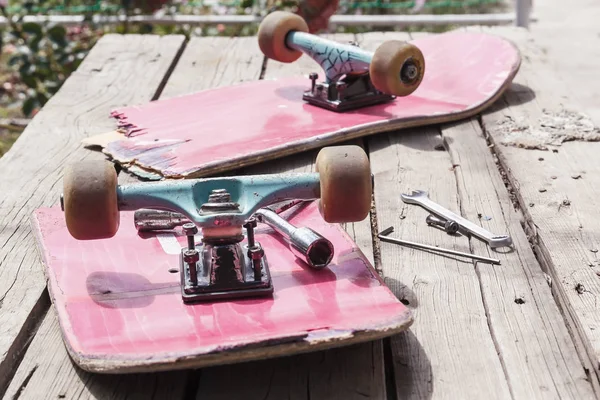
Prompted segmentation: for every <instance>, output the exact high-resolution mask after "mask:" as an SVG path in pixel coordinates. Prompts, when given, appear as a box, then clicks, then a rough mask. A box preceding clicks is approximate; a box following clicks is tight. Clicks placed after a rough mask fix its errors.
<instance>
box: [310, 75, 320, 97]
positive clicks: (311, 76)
mask: <svg viewBox="0 0 600 400" xmlns="http://www.w3.org/2000/svg"><path fill="white" fill-rule="evenodd" d="M308 77H309V78H310V81H311V82H312V83H311V86H310V91H311V92H312V93H314V92H315V86H316V85H317V79H319V74H317V73H316V72H311V73H310V75H308Z"/></svg>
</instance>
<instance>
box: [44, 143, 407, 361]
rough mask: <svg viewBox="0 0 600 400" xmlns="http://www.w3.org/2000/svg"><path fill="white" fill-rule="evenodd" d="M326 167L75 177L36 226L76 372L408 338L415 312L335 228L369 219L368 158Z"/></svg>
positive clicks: (107, 169) (91, 165) (334, 161)
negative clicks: (200, 175) (220, 174)
mask: <svg viewBox="0 0 600 400" xmlns="http://www.w3.org/2000/svg"><path fill="white" fill-rule="evenodd" d="M317 168H318V170H319V171H321V172H317V173H304V174H285V175H284V174H281V175H280V174H276V175H257V176H240V177H228V178H207V179H186V180H177V181H161V182H145V183H137V184H132V185H127V186H117V183H116V174H115V170H114V166H113V165H112V164H111V163H109V162H97V161H93V162H82V163H79V164H75V165H72V166H69V167H68V168H67V171H66V172H65V175H64V176H65V178H64V192H63V196H61V207H58V206H56V207H52V208H42V209H38V210H37V211H36V212H35V214H34V216H33V225H34V232H35V234H36V238H37V241H38V244H39V248H40V251H41V255H42V259H43V263H44V266H45V271H46V275H47V278H48V288H49V292H50V295H51V299H52V302H53V303H54V306H55V309H56V312H57V315H58V320H59V322H60V327H61V331H62V335H63V338H64V341H65V344H66V347H67V349H68V352H69V354H70V355H71V357H72V359H73V360H74V361H75V363H76V364H77V365H79V366H80V367H82V368H83V369H85V370H87V371H92V372H100V373H123V372H141V371H157V370H171V369H181V368H188V367H202V366H208V365H216V364H227V363H235V362H241V361H246V360H254V359H262V358H268V357H275V356H281V355H289V354H296V353H301V352H307V351H314V350H320V349H326V348H331V347H337V346H343V345H348V344H352V343H357V342H362V341H368V340H374V339H378V338H382V337H385V336H389V335H393V334H395V333H398V332H401V331H403V330H405V329H407V328H408V327H409V326H410V325H411V323H412V321H413V319H412V315H411V312H410V311H409V309H407V308H406V307H405V306H404V305H403V304H402V303H401V302H400V301H399V300H398V299H397V298H396V297H395V296H394V295H393V294H392V293H391V291H390V290H389V289H388V288H387V287H386V286H385V284H384V283H383V281H382V279H381V278H380V277H379V276H378V275H377V273H376V272H375V271H374V269H373V267H372V265H371V264H370V263H369V261H368V259H367V258H366V257H365V256H364V254H363V253H362V252H361V251H360V249H359V248H358V247H357V246H356V244H355V243H354V242H353V241H352V240H351V238H350V237H349V236H348V235H347V234H346V233H345V231H343V230H342V229H341V227H340V226H339V224H338V222H340V221H346V222H349V221H358V220H362V219H364V218H365V217H366V216H367V215H368V212H369V208H370V199H371V197H370V194H371V189H372V186H371V185H372V182H371V175H370V170H369V167H368V160H367V157H366V154H365V153H364V151H363V150H362V149H360V147H357V146H341V147H336V148H333V149H332V148H325V149H323V150H322V151H321V153H320V154H319V158H318V159H317ZM278 205H279V206H278ZM344 205H346V206H344ZM61 208H62V210H64V212H63V211H62V210H61Z"/></svg>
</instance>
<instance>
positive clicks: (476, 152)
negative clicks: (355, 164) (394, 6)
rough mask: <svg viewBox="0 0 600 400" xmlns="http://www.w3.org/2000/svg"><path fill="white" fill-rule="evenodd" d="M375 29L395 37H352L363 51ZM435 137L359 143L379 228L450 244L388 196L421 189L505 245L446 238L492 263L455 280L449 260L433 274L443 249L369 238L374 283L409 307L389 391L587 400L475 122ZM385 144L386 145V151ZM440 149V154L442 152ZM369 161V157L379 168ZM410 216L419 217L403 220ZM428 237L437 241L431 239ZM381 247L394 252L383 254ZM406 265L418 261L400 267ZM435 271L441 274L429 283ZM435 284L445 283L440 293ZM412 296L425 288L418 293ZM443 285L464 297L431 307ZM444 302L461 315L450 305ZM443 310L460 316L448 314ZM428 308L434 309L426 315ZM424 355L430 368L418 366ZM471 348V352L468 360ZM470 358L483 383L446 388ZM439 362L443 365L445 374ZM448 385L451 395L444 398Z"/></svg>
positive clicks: (570, 345)
mask: <svg viewBox="0 0 600 400" xmlns="http://www.w3.org/2000/svg"><path fill="white" fill-rule="evenodd" d="M381 36H383V37H386V38H391V37H398V35H393V36H391V35H381V34H369V35H365V37H364V38H362V39H361V43H364V44H365V46H369V45H370V43H372V41H374V39H375V38H377V39H378V38H380V37H381ZM441 132H442V133H443V136H442V137H439V136H438V134H437V131H436V130H433V129H429V130H417V131H412V132H408V131H401V132H398V133H397V136H394V137H392V135H386V136H388V137H387V138H386V139H377V138H373V140H369V142H368V144H369V148H370V150H371V159H372V163H373V167H374V168H375V167H376V166H377V165H379V167H380V170H379V171H376V179H375V182H376V183H375V185H376V186H375V188H376V190H375V195H376V206H377V210H378V220H379V221H378V223H379V226H380V229H381V228H385V227H386V226H388V225H391V224H392V223H394V222H395V225H396V226H398V225H400V226H402V228H401V230H398V229H397V231H398V232H397V233H396V234H395V235H396V236H397V237H403V238H406V239H409V240H414V241H417V242H425V243H435V244H436V245H440V246H441V247H449V248H453V247H454V246H456V245H457V242H454V241H453V240H452V239H450V238H449V237H447V235H445V234H444V233H433V232H428V233H427V234H425V233H423V231H425V230H428V231H431V229H432V228H427V227H426V225H425V222H424V218H425V216H426V215H427V213H426V212H425V211H424V210H418V209H417V210H414V209H413V208H414V207H410V206H408V207H407V206H406V205H404V204H403V203H402V202H401V201H400V199H399V194H400V193H403V192H404V193H405V192H407V191H409V190H414V189H425V190H429V191H430V197H432V198H434V199H435V201H437V202H440V203H441V204H444V205H446V207H448V208H450V209H452V210H454V211H455V212H459V213H461V214H462V215H463V216H464V217H466V218H467V219H469V220H471V221H477V222H479V223H480V224H481V225H482V226H484V227H485V228H487V229H489V230H491V231H493V232H497V233H499V234H500V233H509V234H510V235H511V236H512V237H513V241H514V242H515V246H514V247H515V248H514V251H513V252H512V253H508V254H498V253H496V252H491V251H490V250H489V249H488V247H487V245H485V244H484V243H483V242H481V241H479V240H477V239H472V240H470V241H468V240H466V239H464V238H463V239H460V240H459V242H458V243H462V245H461V246H460V247H459V248H460V249H462V250H463V251H467V252H468V251H472V252H473V253H475V254H482V255H487V256H491V257H497V258H500V259H501V260H502V265H500V266H493V265H490V264H485V263H475V270H474V271H470V272H469V273H468V274H465V273H463V274H461V278H459V279H457V278H455V277H454V276H453V275H451V272H452V269H450V268H449V266H445V267H444V271H438V270H436V269H435V266H436V265H438V264H441V263H444V261H442V260H440V259H443V258H444V257H443V256H440V255H437V256H432V255H429V254H427V253H424V252H422V251H419V250H410V249H391V248H390V247H389V246H394V245H388V244H385V243H382V244H381V246H382V262H383V270H384V274H385V277H386V279H390V280H391V281H392V282H394V283H396V286H397V288H398V291H399V293H400V294H401V295H404V296H405V298H406V299H407V300H408V301H409V302H411V303H413V302H414V300H418V305H416V306H415V307H418V310H419V311H418V312H417V315H416V322H415V324H414V325H413V328H412V329H411V331H412V332H413V333H414V335H412V334H410V333H408V334H401V335H399V337H398V339H397V340H394V341H393V348H394V351H395V352H394V356H395V357H396V359H395V364H394V366H395V367H396V371H395V372H396V379H397V380H396V386H397V392H398V397H402V398H404V397H409V398H413V397H414V398H423V397H446V396H448V397H449V398H454V397H455V396H457V397H461V398H464V397H469V395H468V394H469V393H471V392H470V391H471V390H473V392H472V393H473V395H477V397H478V398H480V397H486V396H491V397H493V398H505V397H506V396H511V397H513V398H528V399H529V398H548V397H551V398H555V397H560V398H573V399H576V398H589V397H592V396H594V391H593V388H592V385H591V384H590V382H589V381H588V379H589V377H588V376H586V373H585V369H584V366H583V365H582V363H581V361H580V360H579V358H578V357H577V356H576V346H575V344H574V342H573V340H572V338H571V337H570V335H569V331H568V328H567V326H566V325H565V322H564V320H563V316H562V315H561V312H560V309H559V307H558V306H557V305H556V303H555V302H554V301H553V298H552V293H551V290H550V288H549V287H548V284H547V282H546V279H545V275H544V273H543V271H542V269H541V267H540V265H539V264H538V262H537V261H536V259H535V256H534V254H533V252H532V250H531V248H530V246H529V243H528V241H527V237H526V235H525V232H524V230H523V228H522V227H521V224H520V214H519V213H518V211H515V210H514V209H513V208H512V203H511V202H510V196H509V193H508V191H507V190H506V189H505V188H504V184H503V181H502V176H501V175H500V173H499V172H498V169H497V167H496V165H495V162H494V158H493V157H492V154H491V152H490V150H489V149H488V146H487V143H486V140H485V138H484V137H483V134H482V132H481V127H480V126H479V124H478V122H477V120H474V121H469V120H467V121H465V122H459V123H456V124H452V125H445V126H444V127H443V128H442V130H441ZM389 144H392V147H393V148H389V147H386V145H388V146H389ZM434 149H438V150H440V151H441V153H440V152H439V151H438V152H436V151H434ZM444 150H449V154H448V153H447V152H446V151H444ZM377 159H381V161H380V163H379V164H378V163H377ZM390 159H394V160H395V161H396V163H394V162H391V161H390ZM448 171H454V175H455V176H449V175H448ZM377 172H379V179H378V175H377ZM397 182H399V183H397ZM390 186H392V187H394V189H391V188H389V187H390ZM378 188H379V189H378ZM394 208H395V209H397V210H399V209H401V210H402V211H401V214H402V215H404V218H402V217H400V219H399V218H398V217H397V216H394V215H390V213H389V211H388V210H390V209H392V210H393V209H394ZM415 213H417V214H418V215H419V219H416V220H415V217H414V214H415ZM386 218H389V222H387V223H386V222H383V220H384V219H386ZM415 224H416V225H417V228H416V230H415V228H414V225H415ZM439 235H442V236H446V237H445V238H443V239H442V238H440V237H439ZM415 251H416V252H421V253H423V255H422V256H421V257H423V259H424V260H423V261H421V260H420V259H415V257H414V252H415ZM392 252H393V253H392ZM398 252H399V253H400V254H399V255H398ZM390 253H392V254H396V257H394V259H392V257H391V256H390ZM402 253H408V254H410V256H408V255H403V254H402ZM409 257H410V258H409ZM435 257H437V260H434V258H435ZM388 261H389V263H388ZM408 263H411V264H415V265H418V267H410V266H407V264H408ZM446 263H448V261H446ZM401 267H402V271H400V268H401ZM413 268H414V270H413ZM433 271H435V272H434V273H432V272H433ZM431 275H433V276H435V277H436V279H434V280H433V281H434V283H433V284H434V285H436V284H437V285H439V286H440V287H441V288H440V289H438V290H439V291H438V290H436V291H435V292H429V291H428V290H427V289H426V288H427V287H429V286H430V285H432V282H431V281H432V279H431ZM423 276H425V278H424V277H423ZM439 276H443V277H445V278H446V279H444V280H442V282H439V283H438V279H439V278H437V277H439ZM411 282H412V283H411ZM448 282H452V283H448ZM446 285H449V286H451V287H452V288H451V289H444V287H446ZM456 285H460V286H458V287H457V286H456ZM477 287H478V288H479V289H478V290H477ZM430 290H432V289H430ZM477 291H479V293H477ZM419 292H421V293H423V294H425V293H426V295H425V296H423V295H419ZM446 292H450V293H454V294H455V296H456V294H459V293H460V294H464V295H463V296H461V297H459V298H454V299H453V300H452V301H451V302H448V304H451V307H452V309H451V310H443V311H442V310H440V309H436V304H439V303H442V304H443V302H441V301H440V299H439V296H440V295H442V296H443V295H444V294H446ZM467 293H468V294H469V295H468V296H467V295H466V294H467ZM422 299H426V300H422ZM432 299H433V300H432ZM437 307H439V306H437ZM455 307H458V308H461V309H462V311H461V312H457V311H456V310H455ZM455 312H457V315H458V316H462V317H463V319H456V318H453V317H452V316H453V315H454V313H455ZM449 313H450V315H449ZM423 314H428V315H423ZM431 314H435V317H433V320H432V319H430V318H431ZM451 315H452V316H451ZM465 315H472V316H474V315H477V316H478V318H481V319H480V320H479V319H473V318H470V319H467V320H466V321H465V319H464V316H465ZM446 318H448V319H446ZM474 322H477V323H475V324H474ZM484 322H485V324H484ZM431 324H433V325H431ZM486 325H487V326H486ZM436 327H439V328H442V327H443V328H442V329H444V331H445V335H446V336H447V337H448V342H449V343H451V344H452V345H453V347H454V349H452V350H450V349H448V348H445V347H444V346H443V345H442V341H440V340H439V339H438V338H435V339H434V338H433V337H429V335H431V334H432V333H433V331H435V330H436ZM430 329H432V331H430ZM462 332H468V334H463V333H462ZM465 339H467V340H465ZM420 342H421V343H422V344H419V343H420ZM494 348H495V350H494ZM432 349H434V350H432ZM429 353H430V354H431V356H430V357H431V359H432V360H430V361H429V362H430V364H431V365H428V362H427V361H428V358H429V357H428V354H429ZM495 353H497V355H496V354H495ZM474 354H478V356H477V357H473V355H474ZM462 357H466V358H467V359H465V360H463V359H462ZM476 359H480V360H483V359H487V360H489V363H487V364H486V367H487V368H486V369H484V370H482V372H479V374H480V375H484V376H487V379H489V380H488V382H487V383H486V384H484V385H485V388H483V387H478V384H479V383H481V380H479V379H478V380H479V381H480V382H479V383H476V382H474V383H472V384H471V385H466V386H462V385H461V387H460V388H457V386H456V384H455V383H456V380H457V379H459V378H457V377H456V376H454V378H453V379H454V382H451V383H450V381H448V379H451V378H450V376H448V377H447V376H446V374H448V373H450V372H451V373H452V374H453V375H454V374H455V373H456V372H457V371H460V370H461V369H462V370H463V371H464V372H462V373H464V374H469V372H467V371H469V369H470V368H472V373H477V370H478V369H479V367H478V366H477V365H476V364H474V363H473V361H474V360H476ZM463 363H464V364H463ZM449 365H455V366H456V367H455V368H456V369H455V368H453V367H449ZM436 366H438V368H436ZM409 368H412V369H413V370H417V371H419V373H413V374H412V376H411V375H410V374H408V378H405V374H406V373H407V372H408V370H409ZM566 371H568V373H565V372H566ZM415 377H416V378H415ZM447 385H449V386H448V387H447ZM492 388H493V389H492ZM490 389H492V390H491V391H490V392H489V393H488V392H487V391H488V390H490ZM453 390H458V392H455V393H452V391H453Z"/></svg>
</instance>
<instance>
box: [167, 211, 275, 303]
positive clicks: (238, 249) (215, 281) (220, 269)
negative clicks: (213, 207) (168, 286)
mask: <svg viewBox="0 0 600 400" xmlns="http://www.w3.org/2000/svg"><path fill="white" fill-rule="evenodd" d="M244 226H245V228H246V230H247V241H246V243H242V241H243V237H242V238H240V237H237V238H227V239H219V240H213V239H203V243H202V245H201V246H196V244H195V243H194V236H193V235H194V234H195V232H197V229H195V226H194V225H193V224H192V223H189V224H185V225H184V231H185V232H186V235H187V236H188V246H187V247H186V248H184V249H182V250H181V256H180V258H179V261H180V269H179V270H180V279H181V296H182V299H183V301H184V302H185V303H192V302H197V301H212V300H219V299H230V298H241V297H256V296H267V295H271V294H272V293H273V282H272V280H271V274H270V272H269V267H268V263H267V258H266V256H265V254H264V251H263V249H262V247H261V245H260V243H258V242H255V240H254V228H255V227H256V221H255V220H253V219H251V220H250V221H249V222H248V223H247V224H245V225H244ZM198 247H199V248H198Z"/></svg>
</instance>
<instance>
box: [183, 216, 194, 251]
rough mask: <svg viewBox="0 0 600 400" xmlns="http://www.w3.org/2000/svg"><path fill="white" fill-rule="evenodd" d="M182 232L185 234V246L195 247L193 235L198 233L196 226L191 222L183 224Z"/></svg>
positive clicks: (191, 248)
mask: <svg viewBox="0 0 600 400" xmlns="http://www.w3.org/2000/svg"><path fill="white" fill-rule="evenodd" d="M183 233H185V235H186V236H187V247H188V250H194V249H196V243H195V241H194V235H195V234H197V233H198V227H196V224H194V223H193V222H188V223H185V224H183Z"/></svg>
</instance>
